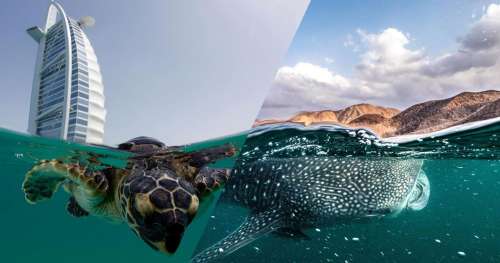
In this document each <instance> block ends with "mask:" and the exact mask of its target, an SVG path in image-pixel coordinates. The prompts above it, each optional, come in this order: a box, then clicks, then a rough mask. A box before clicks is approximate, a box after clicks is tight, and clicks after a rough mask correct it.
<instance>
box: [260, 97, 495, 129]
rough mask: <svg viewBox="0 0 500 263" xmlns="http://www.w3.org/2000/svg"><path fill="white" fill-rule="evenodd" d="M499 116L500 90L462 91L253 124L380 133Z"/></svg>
mask: <svg viewBox="0 0 500 263" xmlns="http://www.w3.org/2000/svg"><path fill="white" fill-rule="evenodd" d="M499 116H500V91H496V90H487V91H481V92H462V93H460V94H457V95H455V96H453V97H450V98H447V99H441V100H430V101H426V102H422V103H418V104H415V105H413V106H410V107H408V108H407V109H405V110H403V111H400V110H398V109H395V108H389V107H383V106H379V105H373V104H368V103H360V104H355V105H351V106H349V107H346V108H344V109H340V110H321V111H302V112H299V113H297V114H295V115H294V116H292V117H290V118H289V119H285V120H277V119H269V120H256V121H255V123H254V126H260V125H264V124H272V123H282V122H293V123H301V124H303V125H306V126H307V125H311V124H314V123H320V122H333V123H338V124H341V125H343V126H347V127H351V128H369V129H371V130H373V131H374V132H375V133H377V134H378V135H379V136H381V137H390V136H396V135H403V134H418V133H426V132H433V131H437V130H441V129H445V128H448V127H451V126H455V125H458V124H463V123H467V122H472V121H479V120H486V119H490V118H494V117H499Z"/></svg>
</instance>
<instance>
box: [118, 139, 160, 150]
mask: <svg viewBox="0 0 500 263" xmlns="http://www.w3.org/2000/svg"><path fill="white" fill-rule="evenodd" d="M163 148H165V144H164V143H163V142H161V141H159V140H157V139H154V138H151V137H146V136H140V137H136V138H133V139H130V140H128V141H126V142H124V143H121V144H119V145H118V149H120V150H125V151H130V152H133V153H137V154H144V153H151V152H155V151H157V150H160V149H163Z"/></svg>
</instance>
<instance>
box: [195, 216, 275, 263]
mask: <svg viewBox="0 0 500 263" xmlns="http://www.w3.org/2000/svg"><path fill="white" fill-rule="evenodd" d="M282 218H283V216H282V214H280V213H279V211H278V210H269V211H264V212H260V213H254V214H251V215H250V216H248V217H247V218H246V219H245V221H244V222H243V223H242V224H241V225H240V226H239V227H238V229H236V230H235V231H234V232H232V233H231V234H229V235H228V236H227V237H225V238H224V239H222V240H220V241H219V242H217V243H215V244H214V245H212V246H211V247H209V248H207V249H205V250H203V251H202V252H200V253H199V254H197V255H196V256H195V257H194V258H193V259H192V260H191V262H193V263H201V262H211V261H213V260H215V259H218V258H222V257H225V256H227V255H229V254H231V253H233V252H234V251H236V250H238V249H239V248H241V247H244V246H246V245H248V244H250V243H251V242H252V241H254V240H256V239H258V238H260V237H262V236H264V235H266V234H269V233H270V232H272V231H274V230H276V229H278V228H279V227H281V225H282Z"/></svg>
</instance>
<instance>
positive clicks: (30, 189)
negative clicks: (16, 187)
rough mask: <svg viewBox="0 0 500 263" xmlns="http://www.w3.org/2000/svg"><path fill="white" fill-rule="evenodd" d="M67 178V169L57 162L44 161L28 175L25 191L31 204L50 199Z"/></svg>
mask: <svg viewBox="0 0 500 263" xmlns="http://www.w3.org/2000/svg"><path fill="white" fill-rule="evenodd" d="M66 178H67V169H66V167H65V166H64V164H63V163H62V162H60V161H57V160H50V161H48V160H43V161H40V162H39V163H38V164H37V165H35V166H33V168H31V170H29V171H28V172H27V173H26V176H25V178H24V182H23V191H24V194H25V197H26V200H27V201H28V202H29V203H33V204H34V203H36V202H38V201H42V200H45V199H49V198H51V197H52V195H53V194H54V193H55V192H56V191H57V189H58V188H59V186H60V185H61V183H62V182H64V181H65V180H66Z"/></svg>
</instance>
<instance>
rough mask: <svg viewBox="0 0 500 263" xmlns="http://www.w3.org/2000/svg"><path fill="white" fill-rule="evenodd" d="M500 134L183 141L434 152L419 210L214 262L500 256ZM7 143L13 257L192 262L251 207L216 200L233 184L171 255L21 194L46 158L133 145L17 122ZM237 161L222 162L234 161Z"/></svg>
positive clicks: (271, 153) (278, 128)
mask: <svg viewBox="0 0 500 263" xmlns="http://www.w3.org/2000/svg"><path fill="white" fill-rule="evenodd" d="M499 132H500V125H498V124H490V125H486V126H483V127H479V128H474V129H467V130H465V131H459V132H454V133H452V134H448V135H444V136H440V137H427V138H422V139H419V140H413V141H410V142H405V143H401V144H397V145H396V144H394V143H393V142H390V141H383V140H378V139H377V138H376V137H374V136H373V135H372V134H370V133H369V132H367V131H364V130H349V129H343V128H340V127H337V126H334V125H326V124H325V125H320V126H315V127H310V128H302V127H300V126H296V125H291V124H284V125H274V126H273V125H271V126H265V127H259V128H256V129H253V130H251V131H250V132H249V133H247V132H243V133H241V134H237V135H234V136H228V137H223V138H219V139H216V140H211V141H205V142H201V143H197V144H192V145H188V146H187V147H186V150H194V149H197V148H204V147H208V146H213V145H219V144H223V143H226V142H230V143H233V144H234V145H235V146H236V147H238V148H239V147H241V146H242V144H243V142H244V141H245V139H246V142H245V145H244V146H243V148H242V149H241V155H240V157H239V158H240V159H239V160H238V161H239V162H251V161H254V160H258V159H265V158H287V157H297V156H338V157H356V156H365V157H368V158H374V159H376V158H418V159H424V160H425V162H424V166H423V170H424V171H425V173H426V174H427V176H428V178H429V180H430V184H431V195H430V200H429V203H428V205H427V207H426V208H424V209H423V210H421V211H417V212H406V213H402V214H401V215H399V216H398V217H396V218H391V219H384V220H379V221H377V220H375V221H372V222H368V223H356V224H347V223H339V224H335V225H332V226H328V227H321V228H310V229H306V230H305V233H306V234H307V236H308V237H309V239H290V238H283V237H277V236H275V235H267V236H264V237H262V238H260V239H258V240H256V241H254V242H252V243H250V244H249V245H247V246H244V247H242V248H241V249H239V250H237V251H236V252H234V253H232V254H231V255H229V256H228V257H225V258H223V259H222V260H220V261H217V262H238V263H244V262H249V263H250V262H342V263H344V262H426V263H428V262H500V150H499V149H500V142H499V139H500V138H498V134H500V133H499ZM247 134H250V137H249V138H247ZM0 145H1V147H0V164H1V165H2V177H1V178H2V179H3V181H2V184H0V190H1V194H0V196H1V199H0V200H1V201H2V202H1V204H0V208H1V211H2V212H1V213H0V215H1V217H0V224H1V225H2V226H3V227H2V230H3V231H2V237H1V238H0V247H1V248H2V249H1V251H2V259H3V260H5V262H86V263H88V262H104V261H106V262H108V261H113V262H115V261H116V262H167V263H168V262H187V261H189V258H190V256H191V255H192V253H193V251H195V252H199V251H201V250H203V249H204V248H206V247H209V246H210V245H212V244H213V243H215V242H216V241H218V240H220V239H222V238H223V237H225V236H226V235H228V234H229V233H231V232H232V231H234V230H235V229H236V228H237V227H238V226H239V224H240V223H241V222H242V221H243V219H244V218H245V216H246V215H248V211H247V210H246V209H243V208H241V207H239V206H235V205H234V204H231V203H227V202H225V201H224V198H221V199H220V200H219V197H224V196H223V195H224V193H223V191H220V192H217V193H215V194H214V195H212V196H211V198H210V199H208V200H206V201H205V202H203V203H202V205H201V207H200V211H199V213H198V215H197V216H196V218H195V220H194V221H193V222H192V223H191V225H190V227H189V228H188V230H187V232H186V233H185V237H184V239H183V241H182V243H181V246H180V248H179V250H178V253H176V254H175V255H174V256H166V255H163V254H160V253H157V252H155V251H153V250H151V249H150V248H149V247H147V246H146V245H145V244H144V243H143V242H142V241H141V240H140V239H138V238H137V237H136V236H135V235H134V234H133V233H132V231H130V229H129V228H128V226H127V225H125V224H113V223H109V222H107V221H105V220H103V219H100V218H96V217H86V218H73V217H71V216H70V215H69V214H68V213H67V212H66V210H65V205H66V201H67V198H68V196H67V194H66V193H64V191H60V192H58V193H57V194H56V195H55V196H54V197H53V198H52V199H51V200H49V201H46V202H42V203H39V204H37V205H30V204H28V203H27V202H26V201H25V200H24V195H23V192H22V190H21V184H22V181H23V178H24V174H25V173H26V171H28V170H29V169H30V168H31V167H32V166H33V165H34V164H35V163H36V162H37V161H38V160H40V159H52V158H70V157H75V156H79V157H82V158H83V157H86V156H89V155H94V156H98V157H99V159H100V160H101V161H102V162H103V163H106V164H108V165H113V166H117V167H122V166H123V165H124V164H125V160H126V158H127V157H128V156H129V155H128V153H124V152H120V151H116V150H113V149H110V148H106V147H94V146H86V145H78V144H71V143H66V142H62V141H58V140H50V139H46V138H40V137H33V136H28V135H24V134H18V133H14V132H11V131H8V130H0ZM234 161H235V160H234V159H228V160H224V161H222V162H219V163H217V164H216V166H218V167H232V165H233V163H234ZM200 238H201V240H200ZM198 241H199V242H198Z"/></svg>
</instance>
